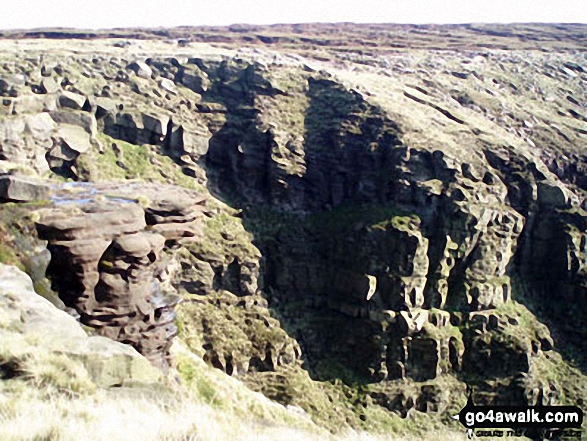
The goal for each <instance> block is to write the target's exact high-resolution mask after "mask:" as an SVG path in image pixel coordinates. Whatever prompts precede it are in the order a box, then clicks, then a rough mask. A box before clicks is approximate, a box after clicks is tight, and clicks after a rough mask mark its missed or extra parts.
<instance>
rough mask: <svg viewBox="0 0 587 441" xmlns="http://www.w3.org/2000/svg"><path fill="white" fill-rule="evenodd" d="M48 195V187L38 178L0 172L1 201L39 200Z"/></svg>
mask: <svg viewBox="0 0 587 441" xmlns="http://www.w3.org/2000/svg"><path fill="white" fill-rule="evenodd" d="M48 196H49V189H48V187H47V186H46V185H45V184H43V183H42V182H40V181H38V180H35V179H31V178H27V177H25V176H15V175H6V174H4V175H3V174H0V202H30V201H39V200H44V199H47V197H48Z"/></svg>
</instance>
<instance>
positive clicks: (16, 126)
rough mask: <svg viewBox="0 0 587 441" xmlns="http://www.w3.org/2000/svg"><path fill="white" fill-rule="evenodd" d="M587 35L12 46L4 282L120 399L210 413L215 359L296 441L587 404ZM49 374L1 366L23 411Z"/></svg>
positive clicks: (86, 41) (3, 112)
mask: <svg viewBox="0 0 587 441" xmlns="http://www.w3.org/2000/svg"><path fill="white" fill-rule="evenodd" d="M586 35H587V28H586V27H585V26H580V25H565V26H562V25H560V26H559V25H515V26H514V25H512V26H503V27H502V26H486V25H483V26H481V25H479V26H465V25H462V26H444V27H443V26H384V25H377V26H375V25H373V26H368V25H365V26H357V25H350V24H345V25H338V26H334V25H305V26H285V25H282V26H273V27H249V26H240V27H239V26H236V27H231V28H202V29H191V28H182V29H173V30H161V31H153V30H134V31H126V30H117V31H111V32H110V31H109V32H106V31H105V32H94V33H91V32H90V33H88V32H83V31H75V32H74V31H65V30H51V31H38V32H36V31H35V32H29V33H24V32H22V33H18V32H12V33H9V32H5V33H4V35H3V38H2V39H0V95H1V104H2V105H1V106H0V170H2V173H1V174H0V201H1V202H0V213H1V217H0V263H4V264H8V265H15V266H17V267H19V268H20V269H21V270H23V271H25V272H26V273H27V274H29V276H30V277H31V278H32V282H33V287H34V289H35V291H36V292H37V293H38V294H40V295H41V296H43V297H45V298H46V299H48V300H49V301H50V302H51V303H52V304H53V305H54V306H50V304H49V303H44V304H43V305H44V306H43V308H44V310H47V311H48V308H49V309H51V308H52V309H53V310H54V312H51V314H57V313H59V317H60V319H59V320H57V319H56V321H55V322H53V319H49V318H47V319H46V320H45V321H49V322H51V323H54V324H55V326H56V327H57V326H60V325H59V323H61V321H63V326H65V322H66V321H67V323H68V324H67V326H69V327H71V329H70V328H67V329H68V330H66V329H65V328H63V330H62V331H60V336H61V337H60V340H59V341H61V339H64V340H65V341H66V342H65V343H63V344H64V345H69V344H71V345H72V347H73V348H74V349H72V351H73V352H74V353H76V354H79V353H83V354H85V355H84V356H82V357H81V359H83V360H85V361H84V363H86V362H87V363H86V364H84V366H83V368H82V367H79V369H81V371H80V372H85V371H87V372H89V374H88V373H87V372H86V373H85V374H79V375H86V376H87V375H90V376H89V377H88V378H90V379H91V381H90V380H87V381H90V382H91V384H94V383H95V384H97V385H98V387H101V388H111V387H113V386H118V387H120V386H123V387H126V386H125V385H126V384H127V383H128V382H133V381H139V382H143V383H144V382H145V381H146V382H147V383H148V384H150V385H151V386H146V388H147V389H149V388H152V387H154V386H153V384H158V385H159V386H161V387H165V388H168V387H171V386H169V385H165V381H169V378H173V377H174V376H177V380H178V381H180V383H181V384H184V385H188V386H189V387H191V388H192V389H194V388H195V390H196V391H198V394H199V395H200V396H204V397H208V398H209V399H210V400H211V401H210V402H211V403H212V404H213V403H214V397H215V392H214V389H215V388H217V387H218V386H217V383H214V386H213V387H212V386H210V385H209V380H207V379H206V378H207V377H205V376H204V375H203V374H202V372H203V371H204V370H205V368H204V366H205V364H207V365H208V366H212V367H213V368H216V369H217V370H219V371H221V372H223V373H224V374H223V375H225V376H232V377H234V378H235V379H237V380H239V381H240V383H239V384H240V385H241V386H240V387H242V388H243V389H244V388H248V389H252V390H253V391H256V392H260V393H262V394H263V395H265V397H267V398H269V399H271V400H273V401H276V402H278V403H280V404H281V405H282V406H285V407H282V408H281V409H282V410H283V409H287V410H284V412H285V415H286V417H284V418H285V420H287V418H290V417H291V418H294V419H295V418H297V420H295V421H296V422H295V424H298V425H299V419H300V418H301V419H302V420H303V421H305V423H304V424H310V425H311V426H312V429H311V430H318V431H319V430H320V429H319V428H323V429H327V430H329V431H330V432H332V433H342V432H344V431H356V433H359V432H371V433H374V434H383V435H385V436H392V437H395V436H408V437H409V436H415V437H419V436H423V434H425V433H432V432H431V431H436V432H434V433H445V432H444V431H447V430H448V431H451V430H459V429H458V426H457V425H456V424H457V423H455V422H454V421H453V420H451V418H450V417H451V416H452V415H454V414H455V413H457V412H458V410H460V408H461V407H462V406H463V405H464V403H465V402H466V399H467V396H468V395H469V394H470V395H471V396H472V399H473V400H474V402H475V403H477V404H529V405H536V404H540V403H542V404H571V405H579V406H583V399H584V396H585V391H586V390H587V378H586V377H585V375H584V372H585V366H586V359H585V357H584V353H585V349H586V348H585V334H586V330H585V327H584V326H583V323H584V322H585V319H586V316H585V312H584V309H583V308H582V307H581V306H582V302H583V298H584V296H585V293H586V292H587V291H586V289H587V278H586V277H587V276H586V274H587V272H586V270H585V268H586V265H587V263H586V262H587V254H586V253H587V251H586V249H585V242H586V239H587V234H586V231H587V211H586V209H587V202H586V200H587V199H586V197H587V180H586V179H585V173H584V168H585V166H586V164H587V154H586V153H585V152H586V148H585V147H586V139H587V138H586V135H587V124H586V123H587V110H586V108H585V103H587V87H586V86H587V58H586V55H585V48H586V42H587V38H586ZM1 268H2V271H4V273H2V274H0V278H2V286H3V287H5V286H9V285H7V284H10V283H13V282H12V280H15V277H17V276H16V273H15V271H16V269H11V268H10V267H8V266H2V267H1ZM18 277H20V276H18ZM22 283H25V282H24V281H23V282H22ZM10 286H11V285H10ZM29 288H30V287H28V288H26V290H28V291H27V292H30V289H29ZM19 289H20V288H19ZM19 292H20V291H19ZM15 297H18V294H14V292H13V291H12V290H11V289H8V290H7V291H6V292H4V291H2V292H0V300H1V301H2V302H4V303H6V302H9V303H10V302H16V301H17V300H15ZM3 299H5V300H6V302H5V301H4V300H3ZM38 300H41V299H38ZM27 301H28V300H27ZM31 301H32V300H31ZM4 303H3V304H4ZM11 304H12V303H11ZM27 305H28V304H27ZM2 308H3V309H0V311H4V310H5V309H6V311H11V310H12V309H14V308H15V307H14V306H10V305H8V303H6V305H5V307H4V306H3V307H2ZM22 308H24V310H26V311H28V310H35V311H36V307H35V308H33V307H32V306H22ZM58 309H61V310H63V311H66V312H68V313H69V316H68V315H67V314H65V313H63V312H60V311H58ZM2 314H4V312H2ZM35 314H36V313H35ZM39 314H41V313H40V312H39ZM43 314H45V313H42V314H41V315H43ZM47 314H49V313H48V312H47ZM72 316H73V317H74V318H75V319H74V318H72ZM0 317H3V315H2V316H0ZM6 317H8V318H9V315H7V316H6ZM56 317H57V316H56ZM68 317H69V318H68ZM8 318H7V321H6V323H7V324H6V326H4V325H2V326H3V328H2V330H3V333H2V334H0V335H1V336H5V337H6V339H7V340H6V341H13V340H14V339H15V338H21V337H18V335H21V334H22V335H24V336H25V337H24V338H32V337H30V336H35V335H36V334H37V333H39V332H40V331H39V328H35V327H34V326H33V327H32V328H30V329H29V328H28V327H27V326H25V325H23V326H24V328H23V329H21V328H19V327H18V326H17V327H16V328H14V327H13V325H12V324H11V323H13V322H12V321H11V320H12V319H10V320H8ZM66 319H67V320H66ZM43 320H44V319H35V320H34V323H35V326H41V323H43ZM76 320H77V322H78V323H79V324H76ZM24 323H25V324H26V323H27V322H26V320H25V322H24ZM74 325H75V326H74ZM80 325H82V326H83V329H82V328H81V327H80ZM19 326H21V325H19ZM51 326H53V324H51ZM76 326H77V330H74V328H75V327H76ZM17 328H18V329H17ZM25 328H26V329H25ZM5 329H8V330H10V333H7V332H8V331H5ZM84 330H85V331H84ZM87 333H89V334H90V335H91V337H88V336H87ZM70 334H71V335H70ZM82 334H83V335H82ZM26 336H29V337H26ZM47 336H48V335H47ZM47 336H45V337H47ZM105 337H107V338H105ZM2 338H4V337H2ZM93 339H96V340H93ZM113 340H114V341H117V342H119V343H114V342H113ZM91 341H100V342H102V343H100V345H98V346H100V348H101V349H96V353H95V357H94V356H93V355H92V349H91V347H92V344H91V343H88V342H91ZM106 342H109V343H106ZM121 343H122V344H121ZM178 344H179V345H181V347H183V348H184V353H182V354H183V355H178V354H177V353H175V352H174V350H173V348H174V345H178ZM59 345H61V343H59ZM5 346H6V345H5ZM94 346H95V345H94ZM51 348H52V347H51V346H48V347H47V348H46V350H47V351H49V352H50V353H51V354H52V353H53V352H55V351H56V349H51ZM51 351H53V352H51ZM101 351H102V352H101ZM104 351H107V352H108V351H111V352H113V353H117V354H118V353H120V354H123V353H124V354H126V355H125V356H124V357H125V358H124V359H125V360H126V361H125V362H124V363H125V364H123V365H122V364H121V363H122V362H117V363H118V364H115V365H114V366H113V367H108V366H109V365H108V364H107V363H106V364H105V362H103V361H101V357H103V354H104ZM32 352H34V351H33V350H31V351H29V353H32ZM26 353H27V352H26V351H25V353H22V352H14V351H12V352H11V351H5V352H3V353H0V378H2V381H3V383H4V386H5V387H6V388H7V390H11V389H10V388H9V386H10V385H12V384H17V383H15V382H22V381H25V384H28V383H26V381H30V376H27V374H26V372H30V368H29V367H28V366H29V365H28V364H27V363H30V359H31V358H30V356H27V355H26ZM59 353H60V354H61V352H59ZM186 353H187V354H189V355H186ZM23 354H24V355H23ZM64 354H65V355H63V354H62V356H63V357H65V360H69V359H71V358H72V357H73V358H75V359H76V360H77V359H78V358H79V356H78V355H75V357H74V356H73V355H71V354H70V353H69V352H67V351H66V352H65V353H64ZM51 356H53V355H51ZM121 356H122V355H121ZM114 359H116V357H114ZM146 360H149V361H150V362H151V364H149V363H147V362H146ZM194 360H200V361H202V360H203V362H202V364H198V363H197V362H195V361H194ZM61 362H62V363H63V362H64V361H63V360H62V361H61ZM204 362H205V363H204ZM66 363H67V362H66ZM88 363H89V364H88ZM133 363H134V364H133ZM94 364H97V365H99V366H100V368H99V369H98V368H95V367H92V366H94ZM135 364H136V365H137V366H138V365H140V366H141V370H140V373H135V371H134V370H133V369H135V368H134V367H132V366H134V365H135ZM129 366H131V367H129ZM151 366H156V367H157V368H158V370H156V369H152V368H151ZM84 369H85V371H84ZM149 369H150V370H149ZM104 371H107V375H106V374H102V372H104ZM147 371H148V372H149V374H148V375H147V377H146V378H143V377H141V375H146V374H145V373H144V372H147ZM33 372H34V371H33ZM76 372H77V371H76ZM102 375H106V378H107V379H108V380H107V381H105V382H104V381H102V380H101V378H102ZM159 376H160V377H159ZM32 377H33V378H38V376H35V375H33V376H32ZM27 378H29V380H27ZM83 378H86V377H83ZM113 378H114V379H116V380H113ZM164 378H168V380H164ZM80 381H81V380H80ZM84 381H85V380H84ZM173 381H175V380H173ZM227 381H228V380H227ZM58 383H59V382H58ZM18 384H20V383H18ZM84 384H85V383H84ZM4 386H3V387H4ZM188 386H186V387H188ZM59 387H60V388H62V389H68V388H71V387H73V386H71V385H70V384H69V383H68V384H67V385H65V386H63V385H62V384H61V383H59ZM92 387H95V385H94V386H92ZM189 387H188V388H189ZM251 393H252V392H251ZM263 406H264V405H263ZM263 406H261V407H262V408H264V407H263ZM250 407H254V406H250ZM250 407H248V408H247V409H249V410H250ZM247 409H245V410H246V411H249V410H247ZM245 413H246V412H245ZM292 415H293V416H292ZM257 416H258V417H259V418H261V419H262V418H263V417H264V415H263V414H261V415H257ZM285 420H284V419H283V418H282V419H281V420H280V421H282V422H283V421H285ZM310 420H311V421H312V423H310V422H309V421H310ZM288 421H289V420H288ZM290 422H291V421H290ZM292 424H294V423H292ZM302 426H303V424H302ZM182 436H183V435H182Z"/></svg>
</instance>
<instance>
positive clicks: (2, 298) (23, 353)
mask: <svg viewBox="0 0 587 441" xmlns="http://www.w3.org/2000/svg"><path fill="white" fill-rule="evenodd" d="M0 345H1V346H2V348H3V349H6V350H5V351H4V352H3V357H4V358H8V360H3V362H9V363H10V365H11V366H13V368H12V371H14V372H19V369H20V367H21V365H24V364H25V363H26V362H27V361H26V360H27V358H30V357H29V356H33V355H34V357H35V358H36V359H38V360H40V361H44V363H51V360H54V359H55V358H56V357H63V356H65V357H67V358H69V359H71V360H72V361H71V363H72V364H73V363H75V362H76V361H77V362H81V363H82V365H83V366H84V368H85V369H86V370H87V372H88V374H89V376H90V378H91V379H92V380H93V381H94V382H95V383H96V384H97V385H99V386H115V385H120V384H123V383H124V382H127V381H141V382H155V381H158V380H159V379H160V377H161V374H160V373H159V371H157V369H155V368H154V367H153V366H151V364H150V363H149V362H148V361H147V360H146V359H145V358H144V357H142V356H141V355H140V354H139V353H138V352H137V351H135V350H134V349H133V348H132V347H131V346H128V345H124V344H121V343H118V342H115V341H112V340H109V339H107V338H105V337H100V336H92V337H89V336H88V335H87V334H86V333H85V332H84V330H83V329H82V327H81V326H80V324H79V323H78V322H77V321H76V320H75V319H74V318H73V317H72V316H70V315H69V314H67V313H66V312H64V311H61V310H59V309H57V308H56V307H55V306H53V305H52V304H51V303H50V302H49V301H48V300H46V299H44V298H42V297H41V296H39V295H37V294H36V293H35V291H34V289H33V283H32V281H31V279H30V278H29V277H28V276H27V275H26V274H25V273H23V272H22V271H20V270H19V269H18V268H16V267H13V266H8V265H3V264H0ZM27 354H28V355H27ZM39 364H43V363H39ZM22 367H25V366H22ZM32 374H33V375H34V372H33V373H32Z"/></svg>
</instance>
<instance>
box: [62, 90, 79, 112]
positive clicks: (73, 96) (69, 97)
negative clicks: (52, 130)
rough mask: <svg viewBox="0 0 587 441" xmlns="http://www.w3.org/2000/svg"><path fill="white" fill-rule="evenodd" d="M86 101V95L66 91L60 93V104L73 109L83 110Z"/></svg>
mask: <svg viewBox="0 0 587 441" xmlns="http://www.w3.org/2000/svg"><path fill="white" fill-rule="evenodd" d="M85 102H86V97H85V96H83V95H79V94H77V93H73V92H67V91H64V92H62V93H61V95H59V105H60V106H61V107H67V108H70V109H73V110H81V109H82V107H84V104H85Z"/></svg>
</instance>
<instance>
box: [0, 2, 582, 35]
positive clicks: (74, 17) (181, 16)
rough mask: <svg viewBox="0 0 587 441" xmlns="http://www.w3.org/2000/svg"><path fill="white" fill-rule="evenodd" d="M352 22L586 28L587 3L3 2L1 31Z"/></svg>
mask: <svg viewBox="0 0 587 441" xmlns="http://www.w3.org/2000/svg"><path fill="white" fill-rule="evenodd" d="M308 22H355V23H414V24H421V23H513V22H551V23H552V22H562V23H587V0H353V1H348V0H296V1H287V0H240V1H239V0H167V1H166V0H102V1H95V0H77V1H76V0H0V29H30V28H37V27H71V28H84V29H104V28H114V27H138V26H145V27H172V26H184V25H194V26H195V25H229V24H236V23H248V24H273V23H308Z"/></svg>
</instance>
